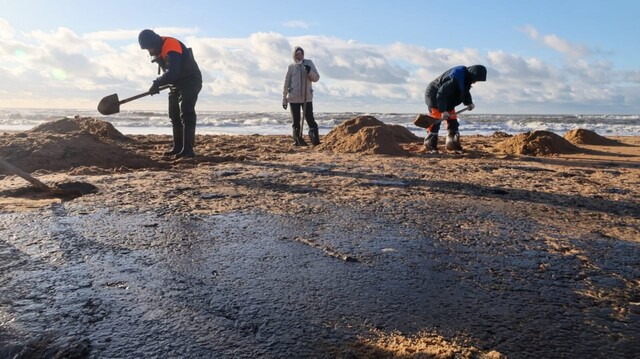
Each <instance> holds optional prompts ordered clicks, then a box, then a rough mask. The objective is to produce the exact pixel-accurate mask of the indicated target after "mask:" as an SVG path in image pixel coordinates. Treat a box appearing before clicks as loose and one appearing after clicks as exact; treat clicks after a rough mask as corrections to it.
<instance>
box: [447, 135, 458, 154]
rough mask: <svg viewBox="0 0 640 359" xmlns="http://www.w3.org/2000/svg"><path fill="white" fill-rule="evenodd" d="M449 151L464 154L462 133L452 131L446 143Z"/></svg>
mask: <svg viewBox="0 0 640 359" xmlns="http://www.w3.org/2000/svg"><path fill="white" fill-rule="evenodd" d="M445 147H446V148H447V151H453V152H457V153H459V152H462V145H460V132H458V131H452V132H449V134H448V135H447V141H446V142H445Z"/></svg>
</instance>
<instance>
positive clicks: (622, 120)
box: [0, 109, 640, 136]
mask: <svg viewBox="0 0 640 359" xmlns="http://www.w3.org/2000/svg"><path fill="white" fill-rule="evenodd" d="M363 114H365V113H358V112H338V113H335V112H334V113H316V114H315V119H316V122H317V123H318V126H319V128H320V132H321V133H327V132H329V131H330V130H331V129H332V128H334V127H335V126H338V125H340V124H341V123H343V122H344V121H346V120H348V119H350V118H353V117H355V116H359V115H363ZM76 115H79V116H82V117H97V116H96V115H97V114H96V112H95V111H88V110H58V109H35V110H33V109H24V110H23V109H0V130H2V129H5V130H7V129H9V128H31V127H33V126H36V125H39V124H41V123H44V122H48V121H53V120H58V119H61V118H65V117H74V116H76ZM369 115H372V116H375V117H376V118H378V119H379V120H381V121H383V122H385V123H388V124H398V125H403V126H405V127H407V128H408V129H409V130H411V131H412V132H414V133H416V134H419V135H421V136H422V135H424V130H423V129H420V128H417V127H415V126H413V124H412V121H413V118H414V117H415V114H402V113H369ZM290 116H291V115H290V113H289V112H286V111H279V112H240V111H233V112H232V111H229V112H214V111H199V112H198V122H197V123H198V127H199V128H200V129H202V130H203V131H208V132H209V133H230V134H244V133H268V134H289V132H290V131H291V118H290ZM98 118H100V119H103V120H105V121H108V122H111V123H112V124H113V125H114V126H116V128H118V129H119V130H120V131H121V132H123V133H144V131H148V132H147V133H160V132H162V133H165V132H166V131H167V128H169V127H171V122H170V120H169V118H168V116H167V113H166V112H165V111H123V112H121V113H118V114H115V115H110V116H98ZM576 128H584V129H588V130H592V131H595V132H597V133H600V134H603V135H610V136H640V115H635V114H634V115H571V114H569V115H566V114H565V115H527V114H522V115H520V114H518V115H508V114H506V115H505V114H493V115H492V114H468V113H467V114H465V115H461V116H460V130H461V131H462V132H464V133H467V134H492V133H493V132H496V131H503V132H507V133H511V134H515V133H522V132H530V131H535V130H546V131H551V132H555V133H558V134H560V135H562V134H564V133H565V132H567V131H570V130H573V129H576Z"/></svg>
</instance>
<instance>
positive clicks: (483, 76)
mask: <svg viewBox="0 0 640 359" xmlns="http://www.w3.org/2000/svg"><path fill="white" fill-rule="evenodd" d="M467 71H468V72H469V74H471V77H472V78H473V80H474V81H487V68H486V67H484V66H482V65H473V66H469V67H467Z"/></svg>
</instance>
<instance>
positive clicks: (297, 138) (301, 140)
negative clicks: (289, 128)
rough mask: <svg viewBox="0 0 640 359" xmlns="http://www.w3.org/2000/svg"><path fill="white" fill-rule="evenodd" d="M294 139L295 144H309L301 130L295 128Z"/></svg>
mask: <svg viewBox="0 0 640 359" xmlns="http://www.w3.org/2000/svg"><path fill="white" fill-rule="evenodd" d="M293 140H294V141H295V142H294V144H293V145H294V146H309V145H308V144H307V143H306V142H305V141H304V138H302V136H300V130H299V129H296V128H294V129H293Z"/></svg>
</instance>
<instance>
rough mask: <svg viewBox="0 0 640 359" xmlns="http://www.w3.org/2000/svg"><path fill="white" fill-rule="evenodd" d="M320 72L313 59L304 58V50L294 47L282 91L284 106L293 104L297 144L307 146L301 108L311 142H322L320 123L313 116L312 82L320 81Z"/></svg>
mask: <svg viewBox="0 0 640 359" xmlns="http://www.w3.org/2000/svg"><path fill="white" fill-rule="evenodd" d="M318 80H320V74H318V70H317V69H316V66H315V65H314V64H313V61H311V60H308V59H305V58H304V50H303V49H302V48H301V47H299V46H296V47H295V48H294V49H293V63H292V64H291V65H289V68H288V69H287V74H286V75H285V77H284V88H283V91H282V108H284V109H285V110H286V109H287V106H288V105H291V117H293V140H294V141H295V143H294V145H296V146H307V143H306V142H305V140H304V138H303V137H302V132H303V131H302V128H303V127H302V126H304V124H303V123H302V121H300V108H302V116H303V117H304V119H306V120H307V124H308V125H309V138H310V139H311V144H312V145H314V146H316V145H319V144H320V135H319V134H318V124H317V123H316V120H315V119H314V118H313V89H312V88H311V84H312V82H318Z"/></svg>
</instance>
